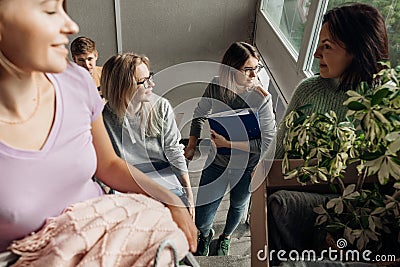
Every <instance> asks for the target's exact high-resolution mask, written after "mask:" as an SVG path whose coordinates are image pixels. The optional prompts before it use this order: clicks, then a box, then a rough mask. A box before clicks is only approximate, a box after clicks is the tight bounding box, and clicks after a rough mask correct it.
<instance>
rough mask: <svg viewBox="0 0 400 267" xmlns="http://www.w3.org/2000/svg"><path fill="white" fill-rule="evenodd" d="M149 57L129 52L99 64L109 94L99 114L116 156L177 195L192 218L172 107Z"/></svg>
mask: <svg viewBox="0 0 400 267" xmlns="http://www.w3.org/2000/svg"><path fill="white" fill-rule="evenodd" d="M149 68H150V62H149V59H148V58H147V57H145V56H142V55H137V54H134V53H125V54H120V55H115V56H112V57H111V58H110V59H108V60H107V62H106V63H105V64H104V66H103V72H102V77H101V89H102V91H103V96H104V97H105V98H106V99H107V100H108V102H107V104H106V106H105V108H104V110H103V119H104V123H105V125H106V128H107V131H108V134H109V135H110V137H111V141H112V143H113V146H114V149H115V151H116V152H117V154H118V155H119V156H121V157H122V158H123V159H125V160H126V161H127V162H129V163H130V164H132V165H134V166H135V167H136V168H138V169H139V170H141V171H142V172H144V173H146V174H147V175H148V176H150V177H151V178H154V180H155V181H157V182H159V183H160V184H161V185H163V186H164V187H166V188H168V189H170V190H171V191H172V192H173V193H175V194H176V195H177V196H179V197H180V198H181V200H182V201H183V202H184V204H185V205H186V206H187V207H188V209H189V212H190V214H191V216H192V218H193V219H194V202H193V193H192V188H191V185H190V180H189V174H188V169H187V164H186V159H185V157H184V155H183V153H184V151H183V145H181V144H180V143H179V141H180V139H181V135H180V132H179V129H178V127H177V125H176V122H175V116H174V111H173V109H172V107H171V104H170V103H169V102H168V100H166V99H165V98H163V97H161V96H158V95H155V94H153V93H152V88H153V86H154V85H155V84H154V82H153V74H152V73H151V72H150V71H149Z"/></svg>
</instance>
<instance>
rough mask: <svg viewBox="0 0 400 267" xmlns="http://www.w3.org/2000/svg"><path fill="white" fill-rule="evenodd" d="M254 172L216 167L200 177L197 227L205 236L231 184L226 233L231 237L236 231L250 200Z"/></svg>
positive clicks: (207, 170)
mask: <svg viewBox="0 0 400 267" xmlns="http://www.w3.org/2000/svg"><path fill="white" fill-rule="evenodd" d="M250 179H251V170H250V169H247V170H235V169H226V170H225V168H223V167H220V166H218V165H215V164H211V165H210V166H208V167H207V168H206V169H205V170H204V171H203V172H202V174H201V178H200V184H199V191H198V194H197V201H196V219H195V222H196V226H197V228H198V229H199V231H200V232H201V233H202V234H203V235H208V233H209V231H210V229H211V227H212V224H213V221H214V217H215V214H216V212H217V209H218V207H219V205H220V204H221V201H222V198H223V196H224V194H225V191H226V189H227V187H228V185H229V184H230V187H231V188H232V190H231V192H230V206H229V211H228V215H227V219H226V224H225V230H224V233H225V234H227V235H230V234H232V233H233V231H234V230H235V229H236V227H237V226H238V224H239V223H240V220H241V218H242V216H243V212H244V209H245V207H246V204H247V202H248V201H249V199H250V188H249V187H250Z"/></svg>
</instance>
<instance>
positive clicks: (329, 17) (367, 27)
mask: <svg viewBox="0 0 400 267" xmlns="http://www.w3.org/2000/svg"><path fill="white" fill-rule="evenodd" d="M324 23H327V26H328V29H329V33H330V35H331V36H332V38H333V39H334V40H335V41H337V42H338V43H343V44H344V46H345V49H346V51H347V52H348V53H349V54H351V55H353V60H352V62H351V63H350V65H349V67H348V68H347V69H346V71H345V72H344V73H343V74H342V76H341V77H340V86H339V88H341V89H343V90H347V89H350V88H353V89H355V88H356V87H357V85H358V84H359V83H360V82H362V81H366V82H368V84H370V85H371V84H373V77H372V75H373V74H374V73H377V72H378V71H379V70H380V69H381V68H382V66H381V65H380V64H379V61H386V60H389V47H388V35H387V31H386V26H385V20H384V18H383V16H382V14H381V13H380V12H379V11H378V10H377V9H376V8H375V7H373V6H370V5H367V4H362V3H350V4H344V5H342V6H339V7H336V8H333V9H331V10H330V11H328V12H327V13H326V14H325V15H324V19H323V24H324ZM349 86H350V88H348V87H349Z"/></svg>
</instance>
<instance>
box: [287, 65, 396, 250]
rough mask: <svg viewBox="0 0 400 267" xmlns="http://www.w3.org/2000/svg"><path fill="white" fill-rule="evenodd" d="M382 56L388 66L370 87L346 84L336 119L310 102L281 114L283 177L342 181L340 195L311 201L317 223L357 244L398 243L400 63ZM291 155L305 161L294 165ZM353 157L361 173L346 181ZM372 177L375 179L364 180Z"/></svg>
mask: <svg viewBox="0 0 400 267" xmlns="http://www.w3.org/2000/svg"><path fill="white" fill-rule="evenodd" d="M383 64H384V65H385V66H386V67H387V69H384V70H382V71H380V72H379V73H377V74H375V78H376V81H377V82H376V83H375V85H374V86H373V87H372V88H370V87H369V86H368V85H367V84H366V83H361V84H360V86H359V87H358V88H357V90H350V91H348V92H347V94H348V95H349V98H348V99H347V100H346V101H345V102H344V105H346V106H347V107H348V109H349V111H348V112H347V114H346V120H345V121H338V119H337V117H336V114H335V112H334V111H330V112H329V113H327V114H318V113H313V114H311V115H309V116H307V115H305V114H304V113H303V109H305V108H307V106H304V107H301V108H299V109H297V110H295V111H293V112H291V113H290V114H288V116H286V118H285V121H284V122H285V124H286V126H287V128H288V131H287V132H286V136H285V139H284V148H285V151H286V154H285V157H284V160H283V162H282V170H283V172H284V175H285V178H286V179H292V178H295V177H296V178H297V180H298V181H299V182H300V183H302V184H306V183H319V182H328V183H330V185H331V187H332V189H335V188H339V189H338V191H336V192H337V193H339V196H338V197H336V198H332V199H331V200H330V201H329V202H327V203H326V205H325V206H319V207H315V209H314V211H315V212H316V213H317V214H318V217H317V220H316V223H315V224H316V226H317V227H318V228H319V229H322V230H323V231H326V233H328V234H329V235H331V236H333V238H336V239H339V238H345V239H346V240H347V242H349V243H350V246H351V247H353V248H356V249H358V250H359V251H360V252H361V251H363V250H365V249H369V250H371V251H373V252H376V253H378V252H380V251H382V249H387V248H395V250H394V251H396V249H397V252H398V251H400V157H399V155H400V66H398V67H396V68H391V67H390V65H389V64H388V63H383ZM290 157H296V158H301V159H303V160H304V163H303V164H302V165H301V166H299V167H296V168H294V169H291V168H290V161H289V158H290ZM354 165H355V166H356V168H357V171H358V176H357V177H355V178H356V179H354V180H355V183H352V184H349V185H347V186H346V185H345V184H346V181H345V180H344V179H343V178H344V174H345V173H346V171H347V170H348V168H349V166H354ZM371 177H375V178H376V179H377V182H376V183H375V185H374V186H372V187H371V186H369V187H367V186H366V184H365V181H366V180H369V179H371ZM369 185H370V184H369ZM396 246H397V248H396ZM348 248H349V247H348Z"/></svg>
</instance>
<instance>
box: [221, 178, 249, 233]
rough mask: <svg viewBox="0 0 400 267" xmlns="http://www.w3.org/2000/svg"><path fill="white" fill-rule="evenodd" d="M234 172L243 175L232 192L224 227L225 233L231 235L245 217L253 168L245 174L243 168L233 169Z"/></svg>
mask: <svg viewBox="0 0 400 267" xmlns="http://www.w3.org/2000/svg"><path fill="white" fill-rule="evenodd" d="M232 172H239V173H237V175H242V177H241V178H240V180H239V182H238V183H237V184H236V185H234V187H233V188H232V190H231V192H230V205H229V210H228V215H227V218H226V224H225V229H224V234H225V235H231V234H232V233H233V232H234V231H235V229H236V227H237V226H238V225H239V223H240V220H241V219H242V217H243V213H244V210H245V208H246V205H247V203H248V202H249V200H250V196H251V193H250V181H251V170H246V171H245V172H244V173H243V174H242V172H243V171H242V170H240V171H239V170H232ZM234 176H236V175H234Z"/></svg>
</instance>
